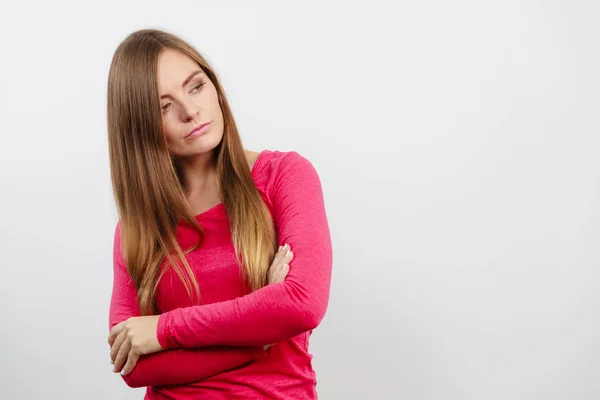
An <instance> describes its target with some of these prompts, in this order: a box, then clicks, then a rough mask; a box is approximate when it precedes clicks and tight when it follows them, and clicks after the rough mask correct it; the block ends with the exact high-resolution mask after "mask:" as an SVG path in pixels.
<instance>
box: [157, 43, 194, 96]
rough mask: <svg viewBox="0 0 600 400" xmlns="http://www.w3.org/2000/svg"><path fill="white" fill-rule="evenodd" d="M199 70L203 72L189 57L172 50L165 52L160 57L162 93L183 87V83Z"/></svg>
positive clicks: (159, 75) (159, 77)
mask: <svg viewBox="0 0 600 400" xmlns="http://www.w3.org/2000/svg"><path fill="white" fill-rule="evenodd" d="M197 70H201V68H200V66H199V65H198V63H196V62H195V61H194V60H193V59H191V58H190V57H189V56H187V55H185V54H183V53H181V52H179V51H175V50H171V49H166V50H164V51H163V52H162V53H161V54H160V56H159V57H158V84H159V87H160V89H161V91H162V90H164V91H168V90H171V89H175V88H179V87H181V84H182V83H183V81H184V80H185V79H186V78H187V77H188V76H189V75H190V74H191V73H192V72H194V71H197ZM196 76H198V75H196Z"/></svg>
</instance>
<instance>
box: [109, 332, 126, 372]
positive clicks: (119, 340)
mask: <svg viewBox="0 0 600 400" xmlns="http://www.w3.org/2000/svg"><path fill="white" fill-rule="evenodd" d="M125 339H127V335H126V334H125V332H121V333H120V334H119V336H117V338H116V339H115V341H114V342H113V345H112V347H111V348H110V359H111V360H112V363H113V364H114V363H115V358H116V357H117V354H118V353H119V349H120V348H121V346H122V345H123V342H124V341H125Z"/></svg>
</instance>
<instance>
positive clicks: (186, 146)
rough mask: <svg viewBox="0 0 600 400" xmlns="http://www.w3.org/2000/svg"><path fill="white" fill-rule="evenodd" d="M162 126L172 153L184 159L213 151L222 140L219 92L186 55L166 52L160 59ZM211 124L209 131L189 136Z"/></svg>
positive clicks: (203, 130)
mask: <svg viewBox="0 0 600 400" xmlns="http://www.w3.org/2000/svg"><path fill="white" fill-rule="evenodd" d="M158 87H159V95H160V106H161V113H162V126H163V130H164V132H165V133H166V135H167V142H168V146H169V152H170V153H171V155H172V156H173V157H175V158H185V157H189V156H194V155H197V154H200V153H206V152H209V151H211V150H212V149H214V148H215V147H216V146H217V145H218V144H219V143H220V142H221V139H222V138H223V114H222V112H221V107H220V105H219V98H218V95H217V90H216V88H215V86H214V85H213V83H212V82H211V80H210V79H209V78H208V76H207V75H206V74H205V73H204V72H202V69H201V68H200V66H199V65H198V64H197V63H196V62H195V61H194V60H192V59H191V58H190V57H188V56H187V55H185V54H183V53H180V52H178V51H175V50H171V49H166V50H164V51H163V52H162V53H161V55H160V56H159V59H158ZM205 123H209V124H208V126H206V128H204V129H201V130H200V131H197V132H194V133H192V134H191V135H190V133H191V132H192V131H193V130H194V129H195V128H198V127H199V126H201V125H202V124H205Z"/></svg>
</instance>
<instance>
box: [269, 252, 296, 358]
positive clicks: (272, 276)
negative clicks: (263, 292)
mask: <svg viewBox="0 0 600 400" xmlns="http://www.w3.org/2000/svg"><path fill="white" fill-rule="evenodd" d="M293 258H294V253H292V250H290V246H289V245H288V244H287V243H286V244H285V245H284V246H279V250H278V251H277V253H275V257H274V258H273V262H272V263H271V266H270V267H269V285H270V284H272V283H280V282H283V281H284V280H285V277H286V276H287V274H288V272H290V261H292V259H293ZM271 346H273V345H272V344H265V345H264V346H263V348H264V349H265V350H267V349H268V348H269V347H271Z"/></svg>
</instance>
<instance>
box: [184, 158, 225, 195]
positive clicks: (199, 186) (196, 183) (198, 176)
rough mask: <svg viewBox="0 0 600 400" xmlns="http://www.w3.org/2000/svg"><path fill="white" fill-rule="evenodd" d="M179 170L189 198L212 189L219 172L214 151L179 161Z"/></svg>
mask: <svg viewBox="0 0 600 400" xmlns="http://www.w3.org/2000/svg"><path fill="white" fill-rule="evenodd" d="M177 169H178V170H179V173H180V175H181V179H182V183H183V188H184V190H185V193H186V196H188V197H190V196H193V195H195V194H201V193H203V192H204V191H205V190H206V188H207V187H210V186H211V184H212V183H213V181H214V179H215V175H216V170H217V168H216V165H215V162H214V159H213V152H212V151H209V152H206V153H204V154H197V155H194V156H193V157H188V158H185V159H181V160H178V161H177Z"/></svg>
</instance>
